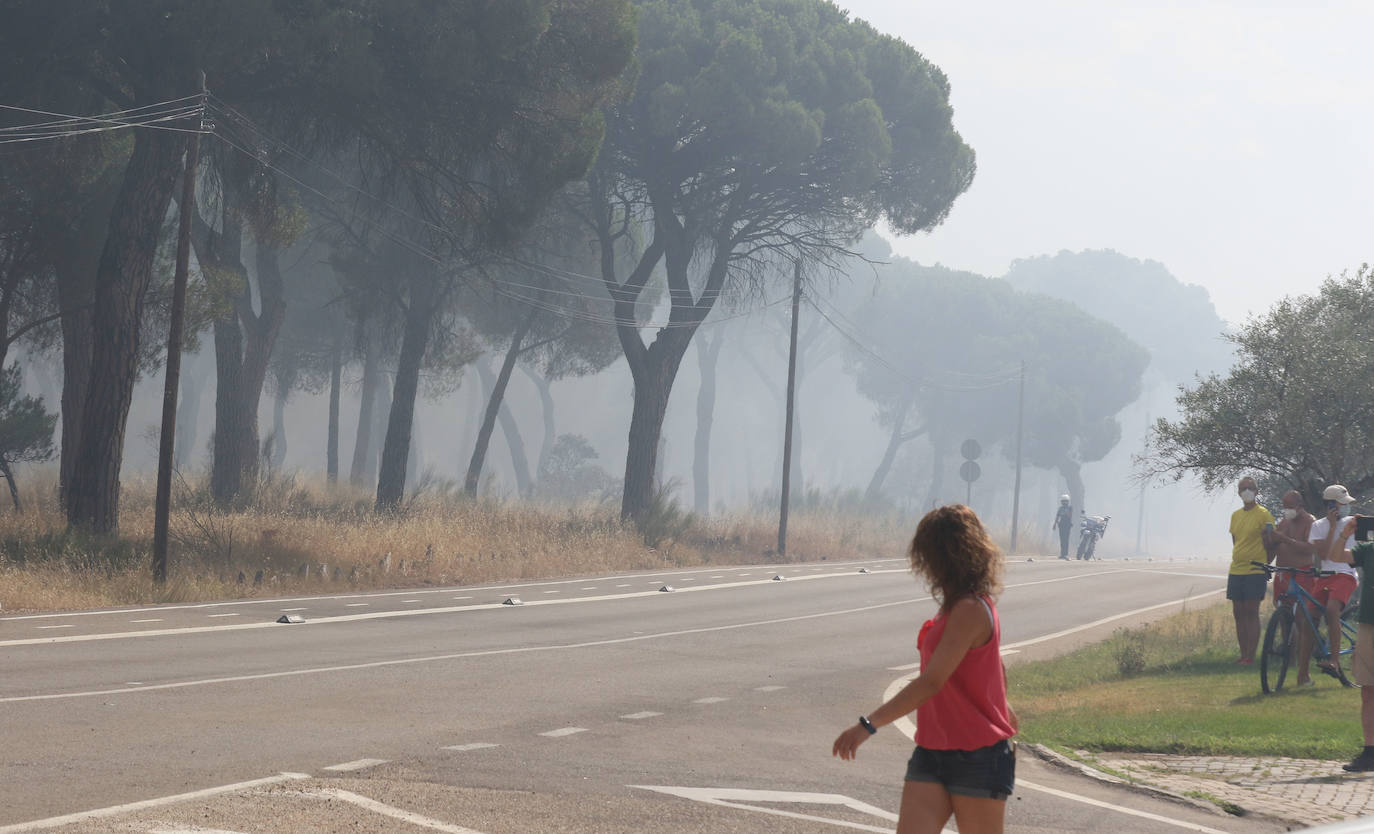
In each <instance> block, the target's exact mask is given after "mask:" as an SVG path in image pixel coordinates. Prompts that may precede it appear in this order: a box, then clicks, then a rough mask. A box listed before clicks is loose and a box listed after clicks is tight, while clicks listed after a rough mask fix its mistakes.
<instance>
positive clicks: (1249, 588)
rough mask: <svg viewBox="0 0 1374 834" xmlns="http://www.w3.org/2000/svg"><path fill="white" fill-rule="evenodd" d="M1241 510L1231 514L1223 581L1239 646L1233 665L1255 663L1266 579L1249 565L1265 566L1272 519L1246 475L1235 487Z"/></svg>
mask: <svg viewBox="0 0 1374 834" xmlns="http://www.w3.org/2000/svg"><path fill="white" fill-rule="evenodd" d="M1236 492H1238V493H1239V494H1240V501H1241V507H1240V509H1239V510H1236V511H1235V512H1233V513H1231V571H1230V574H1229V575H1228V576H1227V577H1226V598H1227V599H1229V600H1231V613H1232V615H1233V616H1234V617H1235V620H1236V642H1237V643H1238V644H1239V645H1240V658H1239V659H1238V660H1236V662H1237V663H1242V664H1245V665H1247V666H1248V665H1250V664H1251V663H1254V662H1255V649H1256V647H1258V646H1259V638H1260V618H1259V610H1260V601H1261V600H1263V599H1264V590H1265V586H1266V584H1267V583H1268V581H1269V579H1268V577H1267V576H1266V575H1265V573H1264V570H1263V569H1261V568H1258V567H1256V566H1254V565H1252V564H1250V563H1251V562H1252V561H1253V562H1268V561H1269V558H1270V557H1269V553H1270V536H1271V534H1272V532H1273V529H1274V516H1273V515H1271V514H1270V512H1269V511H1268V510H1267V509H1265V508H1264V507H1261V506H1260V504H1259V501H1258V500H1257V499H1258V497H1259V490H1258V489H1257V487H1256V486H1255V479H1254V478H1251V477H1250V476H1249V475H1247V476H1245V477H1244V478H1241V479H1240V483H1239V484H1237V485H1236Z"/></svg>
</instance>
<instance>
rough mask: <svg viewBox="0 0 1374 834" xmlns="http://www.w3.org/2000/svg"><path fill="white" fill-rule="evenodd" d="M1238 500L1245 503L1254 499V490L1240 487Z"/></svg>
mask: <svg viewBox="0 0 1374 834" xmlns="http://www.w3.org/2000/svg"><path fill="white" fill-rule="evenodd" d="M1240 500H1242V501H1244V502H1245V503H1247V504H1249V503H1251V502H1253V501H1254V500H1255V491H1254V490H1253V489H1242V490H1241V491H1240Z"/></svg>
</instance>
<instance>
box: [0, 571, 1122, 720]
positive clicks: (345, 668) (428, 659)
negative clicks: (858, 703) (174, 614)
mask: <svg viewBox="0 0 1374 834" xmlns="http://www.w3.org/2000/svg"><path fill="white" fill-rule="evenodd" d="M891 572H892V573H897V572H899V571H891ZM900 572H903V573H904V572H905V570H903V571H900ZM838 575H841V574H821V575H818V576H814V577H810V576H808V577H802V578H801V579H798V580H797V581H799V582H804V581H806V580H808V579H828V578H831V577H832V576H838ZM843 575H845V576H848V575H849V574H843ZM1098 575H1101V574H1087V573H1083V574H1074V575H1070V576H1066V577H1063V580H1062V581H1073V580H1076V579H1081V578H1085V577H1090V576H1098ZM770 583H771V580H753V581H751V582H727V583H723V584H721V585H700V586H696V587H692V588H683V589H682V590H681V591H679V592H678V593H684V594H691V593H698V592H704V591H712V590H718V589H721V588H732V587H744V586H748V585H767V584H770ZM1025 584H1030V585H1038V584H1040V583H1039V582H1030V583H1025ZM1005 587H1008V588H1015V587H1019V585H1016V584H1013V585H1007V586H1005ZM658 595H659V592H657V591H635V592H631V593H628V594H605V595H601V596H594V597H565V598H563V599H550V600H534V601H532V602H527V603H525V607H534V606H538V605H568V604H576V603H585V602H599V601H603V600H618V599H631V598H634V597H648V596H658ZM930 600H931V598H930V597H929V596H924V597H912V598H910V599H902V600H896V601H893V602H880V603H874V604H872V605H861V606H859V607H857V608H840V609H835V610H833V611H820V612H817V613H814V614H798V615H795V616H791V617H778V618H774V619H770V620H747V621H744V622H739V623H728V624H726V625H718V626H703V627H700V628H687V629H679V630H676V631H662V632H653V633H650V634H637V635H635V636H633V637H615V638H608V639H605V640H590V641H586V642H582V643H551V644H548V645H543V646H521V647H514V648H505V649H488V650H484V651H471V652H457V653H453V654H441V655H426V656H423V657H405V658H397V659H394V660H378V661H373V662H370V663H350V664H345V665H339V666H314V667H306V668H301V669H285V670H282V671H278V672H262V673H259V674H253V675H232V676H227V677H221V678H200V679H193V680H187V681H176V682H173V683H163V684H155V685H153V686H144V687H139V688H120V689H96V690H90V691H85V692H54V693H48V694H44V695H17V696H13V697H8V698H0V704H11V703H19V702H21V701H54V700H65V699H69V698H90V697H98V696H102V695H123V694H128V693H131V692H153V691H158V690H164V689H184V688H189V687H196V686H211V685H214V684H222V683H242V682H245V681H259V680H271V679H273V678H291V677H302V676H306V675H321V674H329V673H335V672H354V671H360V670H363V669H381V668H385V667H388V666H404V665H410V664H415V663H442V662H445V661H449V660H464V659H468V658H473V657H493V656H497V655H508V654H525V653H530V652H548V651H570V650H575V649H587V648H599V647H602V646H614V645H618V644H621V643H634V642H637V641H641V640H661V639H666V638H672V637H684V636H688V635H693V634H713V633H716V632H723V631H735V630H739V629H746V628H760V627H767V626H775V625H783V624H786V623H797V622H805V621H807V620H815V619H822V618H826V617H840V616H846V615H849V614H862V613H867V612H869V611H880V610H882V609H885V608H895V607H897V606H899V605H913V604H915V603H919V602H929V601H930ZM503 607H507V606H502V605H501V604H500V603H481V604H476V605H468V606H458V607H449V608H420V609H415V610H407V611H399V612H397V611H378V612H372V613H368V614H343V615H339V616H336V617H320V618H317V619H314V620H309V621H307V622H306V623H304V625H306V626H309V625H312V624H315V625H318V624H320V623H333V622H357V621H361V620H375V619H383V618H389V617H396V616H419V615H425V614H440V613H450V612H455V611H489V610H497V609H500V608H503ZM277 627H278V626H276V625H275V624H272V623H241V624H238V625H228V626H197V627H193V628H177V629H152V630H148V631H129V632H124V633H122V634H115V635H112V634H95V635H89V634H87V635H74V636H72V637H44V638H37V639H29V640H7V641H0V647H5V646H15V645H34V644H40V643H67V642H78V641H81V642H84V641H87V640H110V639H115V638H124V637H142V636H147V635H162V634H175V635H181V634H187V633H196V632H206V631H244V630H248V629H258V628H277Z"/></svg>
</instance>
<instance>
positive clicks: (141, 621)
mask: <svg viewBox="0 0 1374 834" xmlns="http://www.w3.org/2000/svg"><path fill="white" fill-rule="evenodd" d="M129 622H131V623H160V622H162V618H161V617H154V618H152V619H150V620H130V621H129Z"/></svg>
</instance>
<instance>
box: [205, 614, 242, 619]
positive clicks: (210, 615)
mask: <svg viewBox="0 0 1374 834" xmlns="http://www.w3.org/2000/svg"><path fill="white" fill-rule="evenodd" d="M205 616H207V617H210V618H212V619H213V618H215V617H237V616H239V615H238V613H232V614H206V615H205Z"/></svg>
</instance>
